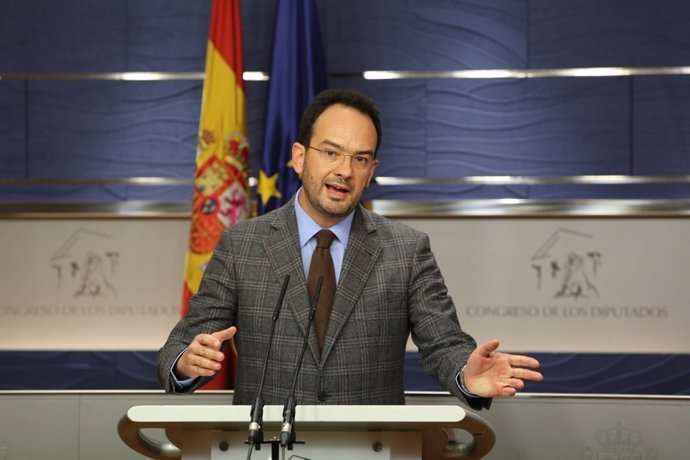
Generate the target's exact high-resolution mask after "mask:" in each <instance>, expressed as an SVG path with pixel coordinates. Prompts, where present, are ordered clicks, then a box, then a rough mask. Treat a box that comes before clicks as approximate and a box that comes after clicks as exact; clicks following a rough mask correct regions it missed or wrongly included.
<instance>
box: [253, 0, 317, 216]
mask: <svg viewBox="0 0 690 460" xmlns="http://www.w3.org/2000/svg"><path fill="white" fill-rule="evenodd" d="M326 86H327V84H326V66H325V61H324V54H323V47H322V46H321V34H320V31H319V17H318V14H317V12H316V5H315V4H314V0H280V1H279V2H278V10H277V13H276V22H275V35H274V37H273V58H272V61H271V74H270V80H269V83H268V102H267V106H266V123H265V129H264V139H263V148H262V155H261V170H260V171H259V183H258V185H257V195H258V196H257V198H258V209H259V214H264V213H266V212H268V211H270V210H272V209H276V208H278V207H280V206H282V205H283V204H284V203H286V202H287V201H288V200H289V199H290V197H292V195H293V194H294V193H295V192H296V191H297V189H299V186H300V180H299V177H298V176H297V174H296V173H295V172H294V171H293V169H292V165H291V159H292V144H293V143H294V142H295V141H296V140H297V134H298V133H297V131H298V128H299V120H300V117H301V115H302V112H303V111H304V109H305V108H306V107H307V105H308V104H309V102H310V101H311V99H312V98H313V97H314V96H315V95H316V94H318V93H319V92H321V91H322V90H324V89H326Z"/></svg>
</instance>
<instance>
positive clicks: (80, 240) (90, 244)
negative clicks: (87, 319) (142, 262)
mask: <svg viewBox="0 0 690 460" xmlns="http://www.w3.org/2000/svg"><path fill="white" fill-rule="evenodd" d="M119 259H120V253H119V252H118V251H116V250H115V249H114V247H113V242H112V237H111V236H110V235H107V234H105V233H100V232H95V231H92V230H87V229H83V228H79V229H77V230H76V231H75V232H74V233H73V234H72V235H71V236H70V237H69V238H67V240H66V241H65V242H64V243H63V244H62V245H61V246H60V248H59V249H58V250H57V251H56V252H55V254H53V256H52V257H51V259H50V262H51V266H52V268H53V269H54V270H55V277H56V287H57V288H58V290H60V291H62V292H67V293H69V294H70V295H71V296H72V297H91V298H97V297H98V298H101V297H115V296H116V295H117V289H116V287H115V277H116V269H117V265H118V262H119Z"/></svg>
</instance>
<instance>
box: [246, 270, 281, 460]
mask: <svg viewBox="0 0 690 460" xmlns="http://www.w3.org/2000/svg"><path fill="white" fill-rule="evenodd" d="M289 281H290V275H285V278H284V279H283V286H282V287H281V288H280V295H279V296H278V302H277V303H276V307H275V309H274V310H273V317H272V322H271V332H270V335H269V337H268V350H266V357H265V358H264V365H263V369H262V371H261V383H259V390H258V391H257V394H256V399H255V400H254V404H252V408H251V412H250V416H251V422H249V435H248V438H247V443H248V444H249V451H248V452H247V460H249V459H250V458H251V457H252V450H253V448H254V447H256V450H260V449H261V444H262V443H263V442H264V433H263V431H262V429H261V425H262V424H263V415H264V397H263V391H264V383H265V381H266V369H267V368H268V358H269V356H270V355H271V345H272V344H273V334H274V332H275V326H276V322H277V321H278V314H279V313H280V307H281V306H282V305H283V299H284V298H285V291H287V286H288V282H289Z"/></svg>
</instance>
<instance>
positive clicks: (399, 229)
mask: <svg viewBox="0 0 690 460" xmlns="http://www.w3.org/2000/svg"><path fill="white" fill-rule="evenodd" d="M293 200H294V198H293ZM293 200H291V201H290V202H289V203H287V204H286V205H285V206H283V207H282V208H280V209H277V210H275V211H273V212H270V213H268V214H265V215H263V216H260V217H256V218H253V219H249V220H247V221H243V222H240V223H238V224H236V225H235V226H233V227H231V228H229V229H227V230H226V231H225V232H224V233H223V235H222V237H221V238H220V240H219V242H218V245H217V247H216V249H215V252H214V254H213V257H212V258H211V260H210V262H209V264H208V266H207V268H206V270H205V273H204V278H203V281H202V283H201V286H200V288H199V292H198V293H197V295H195V296H194V297H193V298H192V299H191V301H190V306H189V311H188V313H187V315H186V316H185V317H184V318H183V319H181V320H180V322H179V323H178V324H177V325H176V326H175V327H174V329H173V330H172V332H171V333H170V336H169V338H168V340H167V342H166V343H165V345H164V346H163V347H162V348H161V349H160V351H159V354H158V375H159V379H160V382H161V384H162V385H163V386H164V387H165V388H166V390H167V391H171V392H172V391H175V388H174V385H173V383H172V381H171V378H170V377H171V376H170V369H171V368H172V365H173V363H174V361H175V359H176V358H177V356H178V355H179V354H180V353H181V352H182V351H183V350H184V349H185V348H186V347H187V346H188V344H189V343H190V342H191V341H192V339H193V338H194V336H195V335H196V334H199V333H212V332H215V331H219V330H222V329H225V328H227V327H228V326H230V325H236V326H237V329H238V332H237V334H236V336H235V344H236V347H237V350H238V356H239V361H238V370H237V379H236V387H235V394H234V400H233V401H234V403H235V404H251V403H252V402H253V401H254V398H255V396H256V391H257V389H258V385H259V381H260V378H261V369H262V365H263V362H264V357H265V355H266V351H267V348H268V339H269V331H270V327H271V321H272V316H273V312H274V308H275V304H276V302H277V299H278V296H279V294H280V288H281V285H282V282H283V279H284V277H285V275H290V283H289V286H288V289H287V292H286V295H285V301H284V304H283V307H282V310H281V312H280V315H279V318H278V320H277V322H276V325H275V337H274V341H273V345H272V350H271V355H270V358H269V362H268V370H267V373H266V382H265V387H264V392H263V395H264V399H265V401H266V404H283V403H284V402H285V399H286V397H287V394H288V392H289V389H290V386H291V384H292V379H293V372H294V369H295V367H296V363H297V359H298V355H299V352H300V351H301V348H302V343H303V340H304V339H303V338H304V335H305V332H306V329H307V320H308V317H309V300H308V295H307V289H306V280H305V277H304V271H303V268H302V257H301V253H300V249H299V242H298V235H297V220H296V217H295V211H294V203H293ZM410 333H411V334H412V339H413V340H414V342H415V343H416V344H417V346H418V348H419V357H420V360H421V362H422V364H423V366H424V368H425V370H426V372H427V373H428V374H429V375H431V376H432V377H434V378H435V379H436V380H437V381H438V382H439V383H440V384H441V385H442V386H443V387H445V388H447V389H448V390H449V391H450V392H451V393H452V394H455V395H457V396H458V397H460V398H462V399H464V397H463V395H462V393H461V392H460V391H459V390H458V387H457V384H456V381H455V378H456V375H457V372H458V370H459V369H460V368H461V367H462V365H463V364H464V363H465V362H466V361H467V357H468V356H469V354H470V353H471V351H472V350H473V349H474V348H475V346H476V344H475V341H474V340H473V339H472V337H470V336H469V335H468V334H466V333H465V332H463V331H462V330H461V328H460V324H459V322H458V318H457V313H456V310H455V306H454V305H453V301H452V299H451V298H450V296H449V295H448V293H447V289H446V286H445V284H444V281H443V278H442V276H441V273H440V271H439V268H438V266H437V264H436V261H435V259H434V256H433V254H432V252H431V249H430V246H429V239H428V237H427V235H425V234H423V233H421V232H419V231H417V230H414V229H412V228H410V227H407V226H405V225H403V224H401V223H397V222H394V221H390V220H388V219H386V218H383V217H381V216H379V215H377V214H375V213H372V212H369V211H367V210H366V209H364V207H362V206H359V207H358V208H357V209H356V211H355V217H354V221H353V224H352V230H351V233H350V239H349V242H348V247H347V249H346V252H345V257H344V260H343V267H342V272H341V275H340V279H339V283H338V286H337V290H336V296H335V300H334V305H333V310H332V313H331V318H330V322H329V326H328V333H327V337H326V342H325V344H324V348H323V350H322V351H321V350H319V345H318V343H317V339H316V333H315V332H314V328H313V327H312V329H311V332H310V337H309V344H308V349H307V351H306V354H305V357H304V361H303V363H302V368H301V370H300V374H299V379H298V382H297V387H296V396H297V401H298V403H299V404H404V402H405V400H404V393H403V367H404V358H405V345H406V342H407V338H408V337H409V335H410ZM207 381H208V379H205V378H201V379H198V380H197V382H195V385H194V386H193V387H191V388H190V391H193V390H195V389H196V388H198V387H199V386H200V385H203V384H204V383H206V382H207ZM466 402H467V403H468V404H469V405H470V406H471V407H473V408H475V409H478V408H481V407H488V403H489V400H485V399H471V400H470V401H466Z"/></svg>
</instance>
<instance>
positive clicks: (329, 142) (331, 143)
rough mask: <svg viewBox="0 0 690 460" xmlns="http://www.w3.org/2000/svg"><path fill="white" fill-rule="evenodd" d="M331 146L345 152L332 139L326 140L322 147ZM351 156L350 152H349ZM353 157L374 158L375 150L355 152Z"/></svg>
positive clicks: (322, 142)
mask: <svg viewBox="0 0 690 460" xmlns="http://www.w3.org/2000/svg"><path fill="white" fill-rule="evenodd" d="M324 144H325V145H330V146H331V147H333V148H336V149H339V150H345V149H344V148H343V146H342V145H340V144H338V143H337V142H334V141H332V140H330V139H324V140H323V141H321V145H324ZM347 153H348V154H350V152H347ZM352 154H353V155H371V156H372V157H373V156H374V151H373V150H360V151H359V152H353V153H352Z"/></svg>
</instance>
